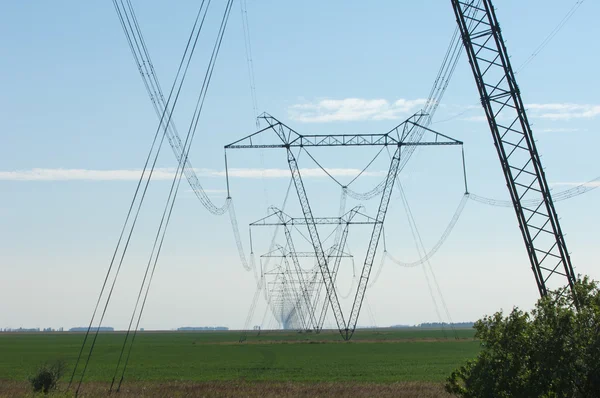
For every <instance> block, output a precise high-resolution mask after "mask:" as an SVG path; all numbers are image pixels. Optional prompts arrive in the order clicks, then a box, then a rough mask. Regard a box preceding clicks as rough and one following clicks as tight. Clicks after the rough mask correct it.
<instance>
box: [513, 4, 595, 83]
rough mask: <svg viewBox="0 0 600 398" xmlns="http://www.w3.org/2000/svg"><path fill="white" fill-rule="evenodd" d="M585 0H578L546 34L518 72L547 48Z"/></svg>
mask: <svg viewBox="0 0 600 398" xmlns="http://www.w3.org/2000/svg"><path fill="white" fill-rule="evenodd" d="M584 1H585V0H577V1H576V2H575V4H573V6H572V7H571V9H569V11H568V12H567V14H566V15H565V16H564V17H563V18H562V19H561V20H560V22H559V23H558V25H556V27H555V28H554V29H552V31H551V32H550V33H549V34H548V36H546V38H545V39H544V40H543V41H542V42H541V43H540V45H539V46H537V47H536V49H535V50H533V52H532V53H531V55H530V56H529V58H527V59H526V60H525V62H523V64H522V65H521V66H520V67H519V68H518V69H517V71H516V73H519V72H520V71H522V70H523V69H524V68H525V67H526V66H527V65H529V64H530V63H531V61H532V60H533V59H534V58H535V57H537V56H538V54H539V53H540V52H542V51H543V50H544V48H546V46H547V45H548V43H550V42H551V41H552V39H554V37H555V36H556V35H557V34H558V32H560V31H561V29H562V28H563V27H564V26H565V25H566V24H567V22H569V20H570V19H571V17H572V16H573V14H575V12H576V11H577V10H578V9H579V7H581V5H582V4H583V2H584Z"/></svg>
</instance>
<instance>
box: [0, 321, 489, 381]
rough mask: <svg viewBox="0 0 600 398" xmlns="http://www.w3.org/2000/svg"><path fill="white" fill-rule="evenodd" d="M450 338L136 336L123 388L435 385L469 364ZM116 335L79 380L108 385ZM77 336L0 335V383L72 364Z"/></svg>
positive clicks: (468, 336) (386, 333)
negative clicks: (43, 366)
mask: <svg viewBox="0 0 600 398" xmlns="http://www.w3.org/2000/svg"><path fill="white" fill-rule="evenodd" d="M457 334H458V337H459V338H458V339H456V338H455V337H454V335H453V334H451V333H449V336H448V337H447V338H446V337H445V336H444V334H443V333H442V331H439V330H412V329H411V330H393V329H378V330H359V331H357V332H356V334H355V336H354V338H353V340H352V341H351V342H343V341H342V340H341V338H340V336H339V334H337V332H336V333H334V332H323V333H321V334H318V335H316V334H298V333H289V332H287V333H286V332H262V333H261V335H260V336H257V335H256V334H249V335H248V340H247V341H246V342H244V343H242V344H240V343H238V339H239V337H240V333H239V332H142V333H139V334H138V336H137V338H136V343H135V346H134V348H133V352H132V357H131V361H130V363H129V366H128V369H127V373H126V382H132V383H136V382H175V381H185V382H202V383H206V382H223V383H225V382H251V383H254V382H259V383H260V382H290V381H291V382H295V383H301V384H302V383H329V382H354V383H375V384H385V383H397V382H428V383H441V382H442V381H443V380H444V379H445V378H446V377H447V376H448V375H449V373H450V372H451V371H452V370H453V369H454V368H456V367H457V366H458V365H459V364H461V363H463V362H464V361H466V360H467V359H470V358H473V357H474V356H475V355H476V354H477V352H478V350H479V343H478V342H477V341H474V340H473V330H458V331H457ZM123 337H124V334H122V333H118V332H115V333H101V334H100V335H99V337H98V341H97V343H96V350H95V352H94V355H93V356H92V359H91V362H90V366H89V369H88V372H87V375H86V378H85V381H86V383H93V382H108V381H110V380H111V379H112V376H113V373H114V367H115V364H116V361H117V358H118V355H119V352H120V348H121V345H122V342H123ZM82 340H83V334H75V333H49V334H44V333H30V334H26V333H22V334H11V333H3V334H0V353H1V355H0V382H9V381H11V382H13V383H19V382H23V381H25V380H26V379H27V377H28V376H29V375H30V374H31V373H32V372H33V371H34V370H35V369H36V367H37V366H38V365H39V364H40V363H43V362H45V361H52V360H57V359H63V360H65V361H66V362H67V363H68V365H69V366H72V365H73V364H74V362H75V359H76V357H77V353H78V352H79V348H80V346H81V342H82Z"/></svg>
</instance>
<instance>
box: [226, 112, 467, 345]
mask: <svg viewBox="0 0 600 398" xmlns="http://www.w3.org/2000/svg"><path fill="white" fill-rule="evenodd" d="M426 116H427V115H426V114H424V113H417V114H415V115H413V116H411V117H410V118H408V119H407V120H406V121H404V122H402V123H401V124H399V125H398V126H396V127H395V128H393V129H392V130H390V131H388V132H387V133H384V134H326V135H302V134H299V133H297V132H296V131H294V130H293V129H291V128H290V127H288V126H287V125H285V124H283V123H282V122H280V121H279V120H277V119H275V118H274V117H273V116H270V115H268V114H263V115H261V119H262V120H263V121H266V122H267V124H268V127H265V128H264V129H262V130H259V131H257V132H256V133H254V134H251V135H249V136H246V137H244V138H242V139H240V140H237V141H235V142H233V143H231V144H229V145H226V146H225V150H226V151H227V150H228V149H256V148H282V149H285V150H286V152H287V161H288V166H289V169H290V172H291V175H292V180H293V182H294V186H295V188H296V192H297V194H298V199H299V202H300V206H301V208H302V213H303V220H304V221H299V220H298V219H294V218H292V217H289V216H287V217H285V216H282V217H281V218H280V219H279V222H284V221H285V222H295V223H297V224H299V225H305V226H306V227H307V229H308V235H309V237H310V242H311V244H312V246H313V249H314V253H315V257H316V260H317V264H318V267H319V270H320V273H321V277H322V280H323V285H324V286H325V292H326V298H327V301H328V302H329V304H330V305H331V309H332V311H333V316H334V318H335V320H336V323H337V326H338V331H339V332H340V334H341V336H342V338H343V339H344V340H349V339H350V338H351V337H352V335H353V334H354V330H355V329H356V325H357V322H358V316H359V313H360V309H361V307H362V302H363V299H364V295H365V293H366V288H367V283H368V279H369V275H370V273H371V268H372V266H373V259H374V257H375V254H376V252H377V246H378V244H379V239H380V237H381V233H382V231H383V223H384V221H385V215H386V213H387V208H388V205H389V200H390V197H391V193H392V188H393V186H394V182H395V180H396V177H397V175H398V170H399V164H400V152H401V149H402V147H403V146H433V145H462V142H461V141H458V140H455V139H453V138H450V137H448V136H446V135H443V134H440V133H437V132H436V131H434V130H431V129H429V128H427V127H425V126H423V125H421V124H420V122H421V120H425V118H426ZM417 129H423V131H425V132H428V133H430V134H433V139H432V140H427V139H424V140H421V141H419V142H414V141H410V137H411V135H412V134H413V133H414V132H415V131H416V130H417ZM273 133H274V136H273ZM268 134H270V137H269V136H268ZM258 135H261V143H260V144H255V143H254V139H255V138H256V137H257V136H258ZM348 146H391V147H393V148H395V151H394V155H393V157H392V160H391V163H390V167H389V171H388V174H387V177H386V180H385V185H384V188H383V191H382V192H383V193H382V197H381V201H380V205H379V209H378V212H377V217H376V218H375V219H374V220H373V219H372V218H369V217H367V218H368V222H367V223H369V224H373V231H372V233H371V239H370V241H369V245H368V250H367V254H366V256H365V261H364V264H363V268H362V272H361V276H360V281H359V283H358V287H357V290H356V295H355V298H354V302H353V305H352V310H351V312H350V317H349V319H348V322H346V319H345V317H344V313H343V311H342V308H341V305H340V302H339V298H338V295H337V292H336V289H335V283H334V282H335V274H336V272H337V270H335V271H336V272H333V270H332V269H330V267H329V258H328V257H329V256H326V255H325V253H324V251H323V245H322V242H321V239H320V237H319V231H318V228H317V225H318V224H317V222H318V221H317V220H319V219H317V218H316V217H314V215H313V212H312V209H311V207H310V203H309V200H308V196H307V193H306V189H305V187H304V183H303V181H302V177H301V175H300V168H299V167H298V162H297V160H296V157H295V156H294V153H293V152H292V148H304V149H305V150H306V148H307V147H348ZM226 153H227V152H226ZM226 174H227V173H226ZM228 186H229V184H228ZM281 215H282V214H281V213H278V217H279V216H281ZM354 216H356V214H354V215H353V217H354ZM342 218H343V217H332V218H329V219H327V218H325V219H320V220H321V221H320V222H323V223H329V224H340V223H342V220H341V219H342ZM268 219H269V216H268V217H266V218H265V219H262V220H259V221H258V222H257V225H269V221H268ZM295 220H298V221H295ZM289 243H290V242H289V241H288V245H289ZM342 249H343V247H342V246H340V250H342ZM325 312H326V311H322V312H321V314H322V316H321V317H320V320H319V322H321V318H323V319H324V315H323V314H324V313H325ZM319 326H320V325H319Z"/></svg>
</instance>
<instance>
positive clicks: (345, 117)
mask: <svg viewBox="0 0 600 398" xmlns="http://www.w3.org/2000/svg"><path fill="white" fill-rule="evenodd" d="M426 102H427V100H425V99H415V100H407V99H398V100H396V101H394V102H390V101H388V100H385V99H364V98H344V99H339V100H336V99H323V100H320V101H316V102H309V103H304V104H296V105H292V106H290V107H289V108H288V113H289V116H290V118H291V119H293V120H296V121H299V122H304V123H326V122H342V121H363V120H394V119H400V118H402V117H404V116H406V115H407V114H409V113H410V112H414V111H416V110H417V109H418V108H419V107H421V106H422V105H424V104H425V103H426Z"/></svg>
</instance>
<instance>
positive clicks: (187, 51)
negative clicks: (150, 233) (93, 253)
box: [67, 1, 204, 395]
mask: <svg viewBox="0 0 600 398" xmlns="http://www.w3.org/2000/svg"><path fill="white" fill-rule="evenodd" d="M113 3H114V5H115V6H117V11H118V12H120V9H119V8H118V5H117V3H116V2H113ZM203 7H204V1H203V2H202V3H201V6H200V9H199V11H198V14H197V15H196V19H195V21H194V25H193V28H192V31H191V33H190V37H189V39H188V42H187V45H186V48H185V51H184V54H183V56H182V59H181V62H180V64H179V68H178V71H177V74H176V76H175V80H174V82H173V85H172V87H171V91H170V93H169V97H168V99H167V102H166V106H165V109H164V111H163V113H162V116H161V120H160V122H159V124H158V128H157V129H156V132H155V135H154V139H153V142H152V146H151V148H150V151H149V153H148V157H147V158H146V163H145V164H144V168H143V170H142V175H141V176H140V180H139V182H138V185H137V187H136V190H135V193H134V196H133V199H132V202H131V205H130V207H129V211H128V213H127V216H126V218H125V222H124V225H123V229H122V231H121V234H120V236H119V239H118V241H117V245H116V248H115V251H114V254H113V257H112V259H111V262H110V265H109V267H108V271H107V275H106V277H105V280H104V283H103V285H102V288H101V290H100V294H99V297H98V301H97V303H96V306H95V308H94V311H93V313H92V318H91V320H90V325H89V326H88V329H87V331H86V334H85V337H84V340H83V343H82V347H81V349H80V352H79V354H78V357H77V360H76V362H75V366H74V368H73V373H72V374H71V378H70V380H69V384H68V386H67V389H68V388H70V386H71V384H72V382H73V379H74V377H75V374H76V371H77V368H78V366H79V362H80V360H81V357H82V355H83V350H84V347H85V344H86V342H87V339H88V337H89V334H90V331H91V329H92V325H93V323H94V319H95V317H96V313H97V310H98V307H99V304H100V301H101V299H102V296H103V295H104V292H105V288H106V284H107V281H108V279H109V277H110V274H111V271H112V268H113V265H114V261H115V259H116V257H117V253H118V251H119V248H120V247H121V242H122V238H123V237H124V235H125V231H126V229H127V226H128V225H129V220H130V217H131V214H132V211H133V208H134V207H135V203H136V201H137V199H138V194H139V192H140V191H139V190H140V187H141V185H142V182H143V181H144V177H145V175H146V170H147V168H148V164H149V162H150V159H151V158H152V154H153V152H156V153H155V155H154V160H153V163H152V166H151V168H150V171H149V173H148V177H147V179H146V180H145V185H144V189H143V191H142V194H141V198H140V200H139V202H138V205H137V209H136V211H135V215H134V218H133V221H132V222H131V225H130V227H129V233H128V236H127V240H126V242H125V246H124V248H123V251H122V254H121V258H120V260H119V264H118V267H117V270H116V272H115V276H114V279H113V282H112V285H111V287H110V291H109V292H108V296H107V298H106V303H105V305H104V308H103V311H102V315H101V317H100V321H99V324H98V327H97V329H96V332H95V334H94V338H93V340H92V343H91V347H90V349H89V352H88V355H87V359H86V361H85V365H84V368H83V371H82V373H81V377H80V379H79V383H78V386H77V389H76V391H75V394H76V395H77V394H78V393H79V389H80V387H81V383H82V381H83V377H84V375H85V372H86V370H87V367H88V365H89V361H90V358H91V355H92V353H93V350H94V346H95V344H96V341H97V338H98V333H99V331H100V326H101V324H102V321H103V320H104V316H105V315H106V310H107V308H108V304H109V302H110V299H111V297H112V293H113V290H114V287H115V283H116V280H117V277H118V275H119V272H120V270H121V267H122V264H123V259H124V257H125V254H126V252H127V248H128V247H129V242H130V240H131V236H132V234H133V231H134V229H135V225H136V221H137V218H138V216H139V213H140V209H141V206H142V204H143V201H144V198H145V195H146V192H147V189H148V186H149V183H150V180H151V178H152V174H153V172H154V168H155V166H156V162H157V159H158V155H159V154H160V149H161V147H162V143H163V141H164V137H165V131H163V133H162V136H161V140H160V143H159V145H158V147H157V149H156V151H154V148H155V145H156V141H157V139H158V136H159V133H160V131H161V128H162V126H163V122H164V120H165V117H167V125H168V121H169V120H170V119H171V115H172V113H173V110H174V109H175V107H176V105H177V100H178V99H179V94H180V93H181V88H182V86H183V83H184V82H185V76H186V75H187V71H188V68H189V64H190V61H191V58H192V56H193V53H194V50H195V45H196V42H197V40H196V41H194V43H193V45H192V46H191V47H190V45H191V44H192V41H193V39H194V35H195V34H196V39H197V35H199V34H200V31H201V29H202V24H203V22H204V19H202V20H200V17H201V15H202V11H203V9H204V8H203ZM199 22H200V25H198V23H199ZM198 26H199V28H198V30H197V32H196V28H197V27H198ZM186 58H187V62H186ZM184 65H185V68H184ZM182 71H183V73H182ZM180 76H181V78H180ZM178 83H179V86H178ZM177 86H178V87H177ZM176 88H177V92H176V95H175V99H174V100H173V104H172V106H171V111H170V112H168V106H169V104H170V103H171V98H172V96H173V93H174V92H175V89H176ZM165 130H166V129H165Z"/></svg>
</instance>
